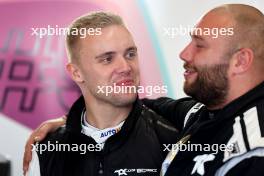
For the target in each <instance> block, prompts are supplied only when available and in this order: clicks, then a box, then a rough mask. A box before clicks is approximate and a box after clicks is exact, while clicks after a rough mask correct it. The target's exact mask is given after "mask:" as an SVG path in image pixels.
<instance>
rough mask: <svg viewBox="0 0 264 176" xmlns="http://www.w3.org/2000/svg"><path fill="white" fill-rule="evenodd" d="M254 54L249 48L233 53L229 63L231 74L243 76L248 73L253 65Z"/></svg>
mask: <svg viewBox="0 0 264 176" xmlns="http://www.w3.org/2000/svg"><path fill="white" fill-rule="evenodd" d="M253 59H254V53H253V51H252V49H250V48H242V49H240V50H239V51H237V52H236V53H235V55H234V56H233V58H232V61H231V67H232V73H233V74H234V75H239V74H243V73H244V72H246V71H248V70H249V69H250V67H251V65H252V63H253Z"/></svg>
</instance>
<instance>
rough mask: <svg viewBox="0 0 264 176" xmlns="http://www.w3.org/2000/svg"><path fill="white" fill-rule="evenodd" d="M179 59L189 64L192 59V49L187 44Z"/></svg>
mask: <svg viewBox="0 0 264 176" xmlns="http://www.w3.org/2000/svg"><path fill="white" fill-rule="evenodd" d="M180 58H181V59H182V60H183V61H185V62H190V61H191V60H192V59H193V47H192V44H191V43H189V44H188V45H187V46H186V47H185V48H184V49H183V50H182V51H181V53H180Z"/></svg>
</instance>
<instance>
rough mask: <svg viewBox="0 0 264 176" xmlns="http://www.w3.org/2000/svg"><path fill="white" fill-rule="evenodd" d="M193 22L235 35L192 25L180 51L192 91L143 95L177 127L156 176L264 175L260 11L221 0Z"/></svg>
mask: <svg viewBox="0 0 264 176" xmlns="http://www.w3.org/2000/svg"><path fill="white" fill-rule="evenodd" d="M196 28H199V29H208V28H209V29H215V28H218V29H219V30H220V31H224V30H228V29H230V28H232V29H233V35H219V36H218V37H217V38H215V37H213V36H212V35H205V34H204V35H203V34H197V33H195V31H194V32H192V33H191V38H192V40H191V42H190V43H189V44H188V45H187V46H186V48H185V49H184V50H183V51H182V52H181V54H180V57H181V59H182V60H183V61H184V62H185V64H184V68H185V70H186V71H185V73H184V77H185V82H184V91H185V93H186V94H187V95H189V96H191V97H187V98H183V99H179V100H172V99H170V98H159V99H157V100H144V103H145V104H146V105H147V106H148V107H150V108H152V109H153V110H155V111H156V112H157V113H158V114H160V115H162V116H164V117H165V118H167V119H169V120H170V121H171V122H173V124H174V125H175V127H177V129H178V130H179V131H180V138H179V140H178V142H177V144H176V145H175V147H174V148H173V149H174V150H172V151H171V152H170V153H169V154H168V155H167V157H166V159H165V161H164V162H163V164H162V169H161V175H162V176H163V175H165V176H175V175H184V176H185V175H208V176H211V175H217V176H222V175H259V176H261V175H264V167H263V166H264V75H263V70H264V37H263V36H264V15H263V13H262V12H260V11H259V10H258V9H256V8H254V7H252V6H249V5H243V4H228V5H222V6H220V7H217V8H214V9H213V10H211V11H209V12H208V13H207V14H206V15H205V16H203V18H202V19H201V20H200V21H199V22H198V24H197V25H196ZM46 125H47V126H52V125H48V124H46ZM52 127H53V126H52ZM44 131H45V130H44ZM37 133H38V132H36V133H35V134H37ZM45 133H46V131H45V132H44V134H45ZM30 140H32V139H30Z"/></svg>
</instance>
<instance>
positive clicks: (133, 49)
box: [126, 46, 137, 52]
mask: <svg viewBox="0 0 264 176" xmlns="http://www.w3.org/2000/svg"><path fill="white" fill-rule="evenodd" d="M127 51H137V47H136V46H131V47H129V48H127V49H126V52H127Z"/></svg>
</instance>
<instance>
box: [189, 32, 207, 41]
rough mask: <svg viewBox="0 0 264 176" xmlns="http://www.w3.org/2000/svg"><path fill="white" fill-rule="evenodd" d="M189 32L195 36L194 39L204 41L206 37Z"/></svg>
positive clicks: (192, 36)
mask: <svg viewBox="0 0 264 176" xmlns="http://www.w3.org/2000/svg"><path fill="white" fill-rule="evenodd" d="M189 34H190V36H191V38H193V39H196V40H202V41H204V38H203V37H202V36H200V35H196V34H192V33H189Z"/></svg>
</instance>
